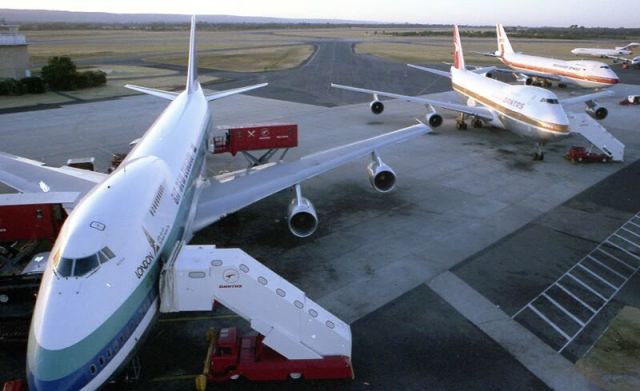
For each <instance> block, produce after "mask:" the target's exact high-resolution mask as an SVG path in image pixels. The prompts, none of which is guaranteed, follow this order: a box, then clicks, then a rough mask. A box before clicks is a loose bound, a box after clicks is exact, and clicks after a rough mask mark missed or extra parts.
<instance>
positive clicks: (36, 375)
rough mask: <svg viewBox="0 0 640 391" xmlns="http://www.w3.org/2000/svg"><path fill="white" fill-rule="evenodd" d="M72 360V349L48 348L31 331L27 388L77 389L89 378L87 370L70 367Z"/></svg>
mask: <svg viewBox="0 0 640 391" xmlns="http://www.w3.org/2000/svg"><path fill="white" fill-rule="evenodd" d="M32 327H33V326H32ZM73 362H74V358H73V352H72V351H70V350H68V349H62V350H49V349H47V348H45V347H43V346H42V345H41V344H40V343H39V342H38V340H37V339H36V337H35V334H34V333H33V330H32V331H31V333H30V335H29V343H28V347H27V374H26V375H27V383H28V385H29V390H31V391H34V390H79V389H81V388H82V387H84V386H86V385H87V383H88V382H89V380H90V375H89V371H88V370H87V371H83V370H82V368H78V369H72V368H70V364H71V365H73ZM85 372H86V373H85Z"/></svg>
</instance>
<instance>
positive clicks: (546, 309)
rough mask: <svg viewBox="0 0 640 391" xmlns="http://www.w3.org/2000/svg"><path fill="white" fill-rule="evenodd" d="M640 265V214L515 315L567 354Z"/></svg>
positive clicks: (534, 331) (636, 271)
mask: <svg viewBox="0 0 640 391" xmlns="http://www.w3.org/2000/svg"><path fill="white" fill-rule="evenodd" d="M639 270H640V213H638V214H636V215H635V216H633V217H632V218H631V219H629V220H628V221H627V222H626V223H624V224H623V225H622V226H621V227H620V228H618V229H617V230H616V231H615V232H614V233H613V234H611V235H610V236H609V237H608V238H606V239H605V240H604V241H603V242H602V243H600V244H599V245H598V246H597V247H596V248H594V249H593V250H592V251H591V252H590V253H589V254H587V255H586V256H585V257H584V258H582V259H581V260H580V262H578V263H577V264H575V265H574V266H573V267H571V268H570V269H569V270H567V271H566V272H565V273H564V274H562V276H560V278H558V279H557V280H556V281H555V282H553V283H552V284H551V285H549V286H548V287H547V288H546V289H545V290H544V291H543V292H542V293H540V294H539V295H538V296H536V297H535V298H534V299H533V300H531V301H530V302H529V303H527V305H525V306H524V307H522V308H521V309H520V310H519V311H518V312H516V313H515V314H514V315H513V316H512V318H513V319H516V320H518V321H519V322H521V323H523V324H525V325H527V326H528V328H529V329H531V331H532V332H533V333H534V334H536V335H538V336H540V337H541V338H542V339H543V340H545V341H547V342H548V343H549V344H550V345H551V346H553V347H554V348H556V350H557V351H558V352H559V353H562V352H563V351H564V350H565V349H566V348H567V347H568V346H569V345H570V344H571V343H572V342H573V341H574V340H575V339H576V338H577V337H578V336H579V335H580V334H581V333H582V331H583V330H584V329H585V328H586V327H587V326H588V325H589V324H590V323H591V321H592V320H593V319H594V318H595V317H596V316H597V315H598V314H599V313H600V312H601V311H602V310H603V309H604V308H605V307H606V306H607V304H609V303H610V302H611V300H612V299H613V298H614V297H615V296H616V295H617V294H618V292H620V290H621V289H622V288H623V287H624V286H625V285H626V284H627V282H629V280H631V278H632V277H633V276H634V275H636V273H638V271H639Z"/></svg>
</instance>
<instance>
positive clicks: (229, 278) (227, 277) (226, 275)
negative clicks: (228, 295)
mask: <svg viewBox="0 0 640 391" xmlns="http://www.w3.org/2000/svg"><path fill="white" fill-rule="evenodd" d="M239 278H240V275H239V274H238V271H237V270H236V269H227V270H225V271H224V272H223V273H222V279H223V280H224V282H226V283H227V284H233V283H235V282H237V281H238V279H239Z"/></svg>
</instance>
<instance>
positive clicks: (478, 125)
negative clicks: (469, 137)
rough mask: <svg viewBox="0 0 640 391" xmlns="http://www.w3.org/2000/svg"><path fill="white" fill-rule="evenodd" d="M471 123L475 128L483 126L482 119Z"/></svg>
mask: <svg viewBox="0 0 640 391" xmlns="http://www.w3.org/2000/svg"><path fill="white" fill-rule="evenodd" d="M471 125H473V127H474V128H481V127H482V120H480V119H476V120H474V121H473V122H472V123H471Z"/></svg>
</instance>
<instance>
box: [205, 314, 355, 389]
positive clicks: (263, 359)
mask: <svg viewBox="0 0 640 391" xmlns="http://www.w3.org/2000/svg"><path fill="white" fill-rule="evenodd" d="M209 334H210V335H209V338H210V339H211V342H210V345H209V351H208V353H207V366H206V367H205V371H204V374H203V375H201V376H199V379H198V378H197V379H196V388H197V389H198V390H204V389H205V387H206V381H207V380H209V381H216V382H220V381H226V380H236V379H238V378H240V377H244V378H246V379H248V380H253V381H255V380H286V379H287V378H292V379H299V378H304V379H353V369H352V367H351V360H350V358H349V357H344V356H328V357H323V358H321V359H311V360H288V359H287V358H285V357H283V356H282V355H280V354H279V353H277V352H276V351H274V350H273V349H271V348H269V347H268V346H266V345H264V344H263V342H262V341H263V339H264V337H263V336H262V335H254V336H244V337H241V336H239V335H238V332H237V330H236V328H235V327H229V328H223V329H220V331H219V332H216V331H215V330H210V332H209Z"/></svg>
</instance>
